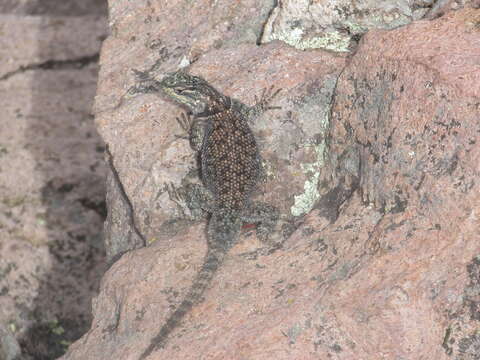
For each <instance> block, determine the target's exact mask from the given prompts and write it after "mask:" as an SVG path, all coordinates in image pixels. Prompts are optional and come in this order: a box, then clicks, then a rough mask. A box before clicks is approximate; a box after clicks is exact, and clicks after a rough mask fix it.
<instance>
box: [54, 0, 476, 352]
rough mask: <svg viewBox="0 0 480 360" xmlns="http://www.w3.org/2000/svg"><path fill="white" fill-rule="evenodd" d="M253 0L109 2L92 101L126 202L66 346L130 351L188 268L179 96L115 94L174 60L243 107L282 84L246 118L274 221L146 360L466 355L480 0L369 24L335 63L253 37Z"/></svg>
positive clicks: (257, 11) (192, 244)
mask: <svg viewBox="0 0 480 360" xmlns="http://www.w3.org/2000/svg"><path fill="white" fill-rule="evenodd" d="M263 6H265V7H260V6H259V5H258V2H254V1H245V2H242V4H241V5H239V3H236V2H230V1H217V2H215V3H210V2H207V1H197V2H195V3H188V6H187V3H180V4H178V3H176V4H174V3H173V2H145V3H144V2H142V3H140V2H135V3H134V2H128V3H122V2H112V3H111V4H110V10H111V11H110V24H111V29H112V35H111V36H110V37H109V38H108V39H107V40H106V42H105V43H104V47H103V51H102V55H101V63H102V70H101V73H100V82H99V88H98V95H97V98H96V104H95V112H96V123H97V126H98V129H99V131H100V133H101V135H102V137H103V138H104V140H105V141H106V143H107V144H108V145H109V147H110V150H111V153H112V155H113V159H112V164H111V172H112V174H113V175H112V176H111V181H112V183H113V184H114V186H116V188H117V195H118V196H117V197H116V199H117V200H115V198H113V199H114V200H115V201H113V202H112V203H110V206H112V205H116V206H123V209H122V210H121V212H122V214H121V216H119V217H118V218H116V224H114V226H112V227H111V229H110V230H109V231H107V246H108V244H109V243H108V242H109V241H110V244H113V245H114V248H115V251H111V252H110V255H109V256H110V258H111V259H115V258H117V257H119V260H118V261H116V262H115V263H114V264H113V265H112V267H111V268H110V269H109V271H108V272H107V273H106V275H105V276H104V278H103V279H102V286H101V291H100V294H99V295H98V297H96V298H95V300H94V302H93V314H94V320H93V324H92V327H91V329H90V331H89V332H88V333H87V334H86V335H85V336H84V337H82V338H81V339H80V340H79V341H77V342H76V343H74V344H73V345H71V346H70V348H69V351H68V353H67V354H66V355H65V356H64V357H63V359H65V360H67V359H68V360H76V359H78V360H80V359H82V360H84V359H92V360H93V359H104V358H107V357H108V358H115V359H120V360H122V359H125V360H127V359H128V360H130V359H137V358H138V357H139V356H140V354H141V353H142V352H143V351H144V350H145V349H146V348H147V347H148V346H149V344H150V341H151V339H152V338H153V337H154V336H155V335H156V334H157V332H158V330H159V328H160V327H161V325H162V324H163V321H165V319H166V318H167V317H168V316H169V314H170V313H171V311H172V309H174V308H175V307H176V306H177V305H178V304H179V303H180V301H181V300H182V299H183V295H184V294H185V293H186V292H187V290H188V288H189V286H190V285H191V282H192V279H193V278H194V276H195V274H196V272H197V270H198V269H199V268H200V266H201V264H202V261H203V256H204V254H205V251H206V241H205V224H206V221H200V222H192V221H190V220H188V218H186V216H185V214H183V213H182V212H181V211H180V209H178V208H177V207H176V205H175V203H173V202H172V201H171V200H170V199H169V198H168V195H167V192H166V184H168V183H170V182H173V183H174V184H175V185H177V186H182V187H183V186H186V185H187V184H188V183H189V182H195V181H197V180H196V179H197V173H196V171H195V169H196V164H195V158H194V156H193V154H192V152H191V151H190V149H189V147H188V144H187V143H186V142H185V141H184V140H182V139H179V138H178V137H176V136H175V135H177V134H179V133H180V132H181V130H180V128H179V125H178V124H177V123H176V121H175V117H177V116H179V114H180V113H181V109H180V108H178V107H177V106H176V105H174V104H173V103H171V102H169V101H167V100H166V99H164V98H163V97H162V96H161V95H160V94H159V96H157V95H156V94H148V95H138V94H137V95H136V96H131V95H130V94H129V91H128V90H129V89H130V88H131V87H132V86H133V85H134V84H135V77H134V75H133V72H132V71H131V69H132V68H133V69H138V70H142V71H145V70H149V71H150V73H151V74H153V75H155V76H158V77H159V78H160V77H162V76H163V74H165V73H166V72H169V71H174V70H176V69H177V68H178V67H179V66H180V65H183V66H186V65H189V66H188V70H189V71H190V72H191V73H193V74H196V75H201V76H203V77H205V78H206V79H207V80H208V81H209V82H210V83H212V84H213V85H214V86H216V87H217V89H219V90H220V91H222V92H223V93H225V94H227V95H229V96H232V97H234V98H236V99H239V100H241V101H244V102H246V103H249V104H251V103H252V102H253V97H254V95H258V94H260V93H261V91H262V89H263V88H264V87H266V86H270V85H274V86H275V87H278V88H282V89H283V91H282V93H281V94H280V96H279V97H278V98H277V99H276V105H279V106H281V107H282V108H281V109H280V110H272V111H270V112H268V113H266V114H265V115H264V116H262V117H261V118H260V119H258V120H257V121H256V122H255V124H253V125H252V127H253V130H254V132H255V133H256V134H257V136H258V139H259V144H260V148H261V153H262V156H263V158H264V162H265V170H266V180H265V182H264V183H263V184H262V185H261V186H260V188H259V190H258V192H257V193H256V194H255V198H256V199H257V200H263V201H267V202H269V203H271V204H273V205H275V206H277V207H278V208H279V209H280V212H281V215H282V217H281V221H280V223H279V226H278V229H277V231H276V232H275V233H274V234H272V239H273V240H274V241H273V242H272V243H270V244H264V243H260V242H259V241H258V239H257V238H256V236H255V234H254V231H252V230H247V229H246V230H245V231H244V233H243V234H242V236H241V238H240V240H239V241H238V243H237V245H236V246H235V247H234V248H233V249H232V250H231V252H230V253H229V255H228V257H227V260H226V262H225V263H224V264H223V266H222V267H221V269H220V270H219V271H218V273H217V276H216V277H215V279H214V280H213V283H212V284H211V287H210V289H209V290H208V292H207V293H206V294H205V300H204V302H203V303H201V304H199V305H197V306H195V307H194V309H193V310H192V311H191V313H190V314H189V315H188V316H187V317H186V319H185V321H184V322H183V323H182V325H181V326H180V327H179V328H178V329H177V330H176V331H175V332H174V333H173V334H172V336H171V337H170V339H169V341H168V343H167V346H166V347H165V348H164V349H160V350H158V351H156V352H154V353H152V354H151V355H150V356H149V357H148V358H149V359H328V358H331V359H345V360H351V359H432V360H437V359H440V360H441V359H461V360H470V359H478V348H479V343H480V337H479V335H478V328H479V326H480V315H479V314H480V312H479V307H480V278H479V274H480V270H479V269H480V242H479V241H478V240H479V238H478V229H479V227H480V222H479V219H478V212H479V209H478V204H479V200H480V199H479V197H480V188H479V185H478V183H477V182H478V181H477V178H478V176H479V170H480V169H479V164H480V161H479V160H480V159H479V158H480V149H479V147H478V145H477V142H478V140H479V139H478V137H479V132H480V123H479V122H478V115H479V110H480V91H479V84H480V82H479V77H480V67H479V63H480V36H479V35H480V10H475V9H472V8H468V9H463V10H459V11H451V12H448V13H447V14H446V15H444V16H442V17H439V18H437V19H435V20H432V21H428V20H423V21H416V22H413V23H411V24H409V25H406V26H404V27H401V28H398V29H395V30H390V31H387V30H373V31H370V32H368V33H367V34H366V35H365V36H364V37H363V38H362V40H361V41H360V44H359V47H358V49H357V50H356V52H355V53H354V54H350V55H349V56H348V57H347V56H346V55H339V54H337V53H331V52H326V51H323V50H309V51H300V50H297V49H294V48H292V47H290V46H289V45H286V44H285V43H283V42H280V41H273V42H270V43H268V44H265V45H262V46H257V45H255V41H253V40H252V38H251V37H249V36H246V35H245V34H250V35H251V36H252V37H253V38H255V37H256V39H257V43H259V42H260V39H261V36H262V31H261V27H262V26H263V25H264V24H266V23H267V22H268V18H267V22H266V21H265V19H266V17H268V16H269V14H270V15H271V12H270V10H272V9H273V8H268V6H267V5H263ZM272 6H273V5H272ZM167 12H168V13H169V14H170V16H168V17H165V16H164V14H165V13H167ZM247 19H248V21H247ZM118 189H119V190H118ZM132 228H134V229H132ZM131 234H135V236H138V237H141V238H143V239H145V240H146V241H147V242H148V243H150V244H149V246H148V247H146V248H141V245H140V241H138V240H135V239H134V240H132V235H131ZM123 243H125V244H126V245H125V246H124V247H123V248H122V244H123ZM133 248H139V249H137V250H134V251H128V250H131V249H133ZM122 254H123V256H121V255H122Z"/></svg>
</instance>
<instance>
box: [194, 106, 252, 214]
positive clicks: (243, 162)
mask: <svg viewBox="0 0 480 360" xmlns="http://www.w3.org/2000/svg"><path fill="white" fill-rule="evenodd" d="M201 162H202V177H203V181H204V182H205V185H206V187H207V188H208V189H209V190H210V191H211V192H212V193H213V196H214V201H215V208H218V209H224V210H227V211H228V210H230V211H240V210H242V209H243V208H244V206H245V203H246V201H247V199H248V196H249V194H250V193H251V191H252V189H253V188H254V186H255V184H256V182H257V179H258V175H259V155H258V148H257V144H256V141H255V137H254V135H253V133H252V131H251V130H250V128H249V126H248V124H247V121H246V120H245V119H244V118H243V117H242V116H241V114H240V112H238V111H236V110H235V109H234V108H233V107H231V108H229V109H227V110H225V111H224V112H222V113H218V114H215V115H213V116H212V119H211V121H210V122H209V124H208V125H207V129H206V134H205V138H204V143H203V146H202V150H201Z"/></svg>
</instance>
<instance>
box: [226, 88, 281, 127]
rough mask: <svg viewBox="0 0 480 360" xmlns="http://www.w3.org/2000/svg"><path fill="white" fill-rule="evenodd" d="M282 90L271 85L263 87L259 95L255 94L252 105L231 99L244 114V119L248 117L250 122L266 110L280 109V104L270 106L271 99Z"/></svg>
mask: <svg viewBox="0 0 480 360" xmlns="http://www.w3.org/2000/svg"><path fill="white" fill-rule="evenodd" d="M280 91H282V89H276V90H275V88H274V87H273V86H271V87H269V88H264V89H263V90H262V94H261V95H260V97H257V95H255V104H254V105H253V106H247V105H245V104H243V103H241V102H240V101H237V100H233V102H234V106H236V107H237V109H238V111H240V113H241V114H242V115H243V116H244V118H245V119H248V121H249V122H250V123H252V122H253V121H254V120H255V119H256V118H257V117H259V116H260V115H262V114H263V113H264V112H265V111H267V110H274V109H281V107H280V106H271V105H270V104H271V102H272V100H273V99H274V98H275V97H276V96H277V95H278V94H279V93H280Z"/></svg>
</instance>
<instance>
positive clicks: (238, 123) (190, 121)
mask: <svg viewBox="0 0 480 360" xmlns="http://www.w3.org/2000/svg"><path fill="white" fill-rule="evenodd" d="M153 83H154V87H155V88H156V89H161V90H162V91H163V92H164V93H165V94H167V95H168V96H169V97H170V98H171V99H173V100H175V101H176V102H178V103H179V104H181V105H182V106H184V107H185V108H187V110H188V111H189V112H190V113H191V114H193V118H191V117H190V116H183V117H182V118H181V119H179V122H180V125H181V126H182V127H183V128H184V130H186V131H187V132H188V133H189V138H190V142H191V144H192V147H193V148H194V149H195V150H197V151H200V159H201V173H202V181H203V183H204V185H205V187H206V189H207V190H208V191H209V192H210V194H211V196H210V197H211V199H212V201H211V204H209V206H208V208H207V210H208V211H209V212H211V218H210V221H209V224H208V232H207V241H208V250H207V254H206V256H205V261H204V264H203V266H202V268H201V269H200V271H199V272H198V274H197V276H196V278H195V279H194V281H193V284H192V286H191V288H190V290H189V291H188V293H187V295H186V297H185V298H184V300H183V301H182V302H181V304H180V305H179V306H178V308H177V309H176V310H175V311H174V312H173V313H172V314H171V315H170V316H169V318H168V319H167V321H166V322H165V324H164V325H163V326H162V328H161V329H160V332H159V333H158V334H157V336H155V337H154V338H153V339H152V342H151V344H150V346H149V347H148V348H147V349H146V350H145V352H144V353H143V354H142V356H141V359H144V358H146V357H147V356H148V355H150V354H151V353H152V352H154V351H155V350H156V349H158V348H162V347H164V345H165V343H166V341H167V339H168V336H169V335H170V334H171V333H172V331H173V330H174V329H175V328H176V327H177V326H178V324H179V323H180V322H181V320H182V319H183V318H184V316H185V315H186V314H187V313H188V311H189V310H190V309H191V308H192V307H193V306H194V305H195V304H198V303H199V302H201V300H202V296H203V293H204V292H205V290H206V289H207V287H208V286H209V284H210V282H211V280H212V278H213V276H214V275H215V272H216V270H217V269H218V268H219V266H220V265H221V263H222V261H223V259H224V258H225V255H226V254H227V252H228V250H229V249H230V248H231V247H232V246H233V245H234V244H235V240H236V239H237V238H238V234H239V232H240V229H241V226H242V223H243V216H244V214H245V212H246V211H247V208H248V206H249V197H250V194H251V193H252V190H253V189H254V188H255V185H256V184H257V182H258V180H259V177H260V174H261V170H260V156H259V153H258V147H257V144H256V141H255V137H254V135H253V133H252V131H251V129H250V127H249V126H248V117H252V116H255V115H258V114H259V113H261V112H263V111H265V110H268V109H272V108H275V107H269V106H268V102H269V101H270V100H271V99H273V97H274V96H275V95H276V94H278V92H279V91H276V92H275V93H271V92H265V91H264V93H263V95H262V98H261V99H260V102H259V103H257V104H256V106H254V107H253V108H248V107H246V106H244V105H241V104H239V103H238V102H235V101H232V100H231V99H230V98H229V97H227V96H225V95H222V94H221V93H219V92H218V91H217V90H215V89H214V88H213V87H212V86H211V85H209V84H208V83H207V82H206V81H205V80H204V79H202V78H200V77H197V76H193V75H189V74H187V73H185V72H181V71H179V72H175V73H172V74H169V75H168V76H166V77H165V78H164V79H163V80H162V81H160V82H153ZM270 90H271V89H270Z"/></svg>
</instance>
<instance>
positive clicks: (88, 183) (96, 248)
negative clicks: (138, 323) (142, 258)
mask: <svg viewBox="0 0 480 360" xmlns="http://www.w3.org/2000/svg"><path fill="white" fill-rule="evenodd" d="M55 3H57V4H58V5H59V6H58V7H55ZM72 3H73V2H68V1H43V2H42V6H37V7H35V4H37V5H38V2H36V1H23V2H18V1H16V2H9V1H7V2H2V4H1V5H0V12H3V14H0V24H1V25H0V58H1V59H2V61H0V92H1V94H2V96H0V108H1V109H2V113H1V114H0V253H1V257H0V328H1V329H4V330H1V332H0V354H4V355H5V356H6V357H7V359H13V358H14V356H15V353H16V352H17V350H18V349H17V348H16V347H15V346H14V342H13V341H14V340H15V339H16V340H17V341H18V342H19V343H20V345H21V347H22V353H23V355H22V359H30V358H33V359H54V358H58V357H59V356H60V355H62V354H63V353H64V352H65V350H66V348H67V347H68V345H69V344H70V343H71V342H72V341H74V340H76V339H77V338H79V337H80V336H81V335H82V334H83V333H84V332H85V331H86V330H87V329H88V328H89V326H90V322H91V310H90V309H91V298H92V296H93V294H95V293H96V291H97V290H98V284H99V278H100V277H101V275H102V274H103V272H104V269H105V262H104V249H103V242H102V226H103V219H104V218H105V202H104V193H105V189H104V178H105V167H104V163H103V151H104V145H103V142H102V140H101V139H100V138H99V136H98V134H97V133H96V130H95V127H94V124H93V116H92V103H93V98H94V95H95V91H96V81H97V73H98V56H99V55H98V53H99V48H100V45H101V42H102V40H103V39H104V37H105V36H106V31H107V28H106V17H105V14H102V13H101V11H102V9H105V7H104V6H102V5H101V4H100V2H99V1H97V0H96V1H88V4H87V2H85V3H84V4H83V5H84V7H83V8H82V9H83V10H82V9H80V8H81V7H82V6H75V5H72ZM95 4H97V5H98V6H95ZM21 5H22V6H23V7H22V6H21ZM40 7H41V8H40ZM53 9H55V11H53ZM67 9H69V10H68V11H67ZM94 10H95V11H94ZM50 11H51V12H50ZM5 12H10V13H9V14H7V13H5ZM89 12H90V13H89ZM93 12H95V14H92V13H93ZM31 14H37V15H31ZM38 14H42V15H38ZM60 14H62V15H60ZM66 14H69V15H81V16H64V15H66ZM19 39H21V40H19ZM10 332H11V333H12V334H13V336H12V335H9V333H10ZM12 339H13V340H12ZM12 344H13V345H12ZM2 352H3V353H2ZM0 358H2V355H0ZM2 359H3V358H2Z"/></svg>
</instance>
